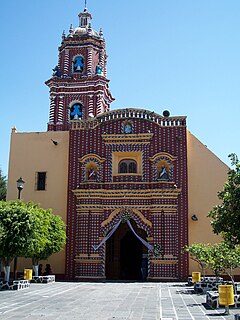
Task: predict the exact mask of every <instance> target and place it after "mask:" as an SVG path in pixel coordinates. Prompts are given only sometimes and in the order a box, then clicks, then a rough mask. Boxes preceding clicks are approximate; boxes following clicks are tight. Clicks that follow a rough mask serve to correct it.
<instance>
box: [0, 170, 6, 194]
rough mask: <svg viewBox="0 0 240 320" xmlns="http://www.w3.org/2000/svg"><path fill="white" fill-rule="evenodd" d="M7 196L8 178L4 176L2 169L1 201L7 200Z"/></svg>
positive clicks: (0, 180) (0, 182)
mask: <svg viewBox="0 0 240 320" xmlns="http://www.w3.org/2000/svg"><path fill="white" fill-rule="evenodd" d="M6 195H7V178H6V176H4V175H3V174H2V170H1V169H0V200H6Z"/></svg>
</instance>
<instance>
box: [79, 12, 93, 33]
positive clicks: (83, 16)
mask: <svg viewBox="0 0 240 320" xmlns="http://www.w3.org/2000/svg"><path fill="white" fill-rule="evenodd" d="M78 17H79V27H81V28H86V27H87V26H88V25H89V24H90V23H91V20H92V15H91V13H89V12H88V10H87V8H85V9H84V11H83V12H80V13H79V15H78Z"/></svg>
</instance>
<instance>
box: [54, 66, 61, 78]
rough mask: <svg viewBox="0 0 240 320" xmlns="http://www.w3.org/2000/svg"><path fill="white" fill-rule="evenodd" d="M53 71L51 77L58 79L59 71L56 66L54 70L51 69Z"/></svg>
mask: <svg viewBox="0 0 240 320" xmlns="http://www.w3.org/2000/svg"><path fill="white" fill-rule="evenodd" d="M52 70H53V77H60V76H61V74H60V69H59V67H58V66H56V67H55V68H53V69H52Z"/></svg>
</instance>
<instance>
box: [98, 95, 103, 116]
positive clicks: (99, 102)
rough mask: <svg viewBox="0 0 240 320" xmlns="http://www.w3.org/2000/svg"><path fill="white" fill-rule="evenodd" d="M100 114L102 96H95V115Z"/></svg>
mask: <svg viewBox="0 0 240 320" xmlns="http://www.w3.org/2000/svg"><path fill="white" fill-rule="evenodd" d="M101 113H102V96H101V95H98V96H97V115H99V114H101Z"/></svg>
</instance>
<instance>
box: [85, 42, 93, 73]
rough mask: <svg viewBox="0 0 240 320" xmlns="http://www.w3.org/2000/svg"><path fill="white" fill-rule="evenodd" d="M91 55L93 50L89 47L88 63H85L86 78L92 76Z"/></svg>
mask: <svg viewBox="0 0 240 320" xmlns="http://www.w3.org/2000/svg"><path fill="white" fill-rule="evenodd" d="M92 54H93V49H92V47H90V48H88V62H87V74H88V76H91V75H92ZM93 71H94V70H93Z"/></svg>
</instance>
